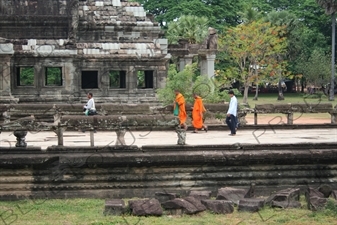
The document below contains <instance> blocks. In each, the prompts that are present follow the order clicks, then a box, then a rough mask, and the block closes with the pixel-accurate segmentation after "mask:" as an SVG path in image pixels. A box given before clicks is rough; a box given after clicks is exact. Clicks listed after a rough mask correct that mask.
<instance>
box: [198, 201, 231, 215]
mask: <svg viewBox="0 0 337 225" xmlns="http://www.w3.org/2000/svg"><path fill="white" fill-rule="evenodd" d="M201 203H202V204H204V206H206V208H207V209H208V210H210V211H211V212H213V213H217V214H229V213H233V212H234V204H233V202H231V201H226V200H205V199H203V200H201Z"/></svg>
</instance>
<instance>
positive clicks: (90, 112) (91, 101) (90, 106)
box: [83, 93, 96, 115]
mask: <svg viewBox="0 0 337 225" xmlns="http://www.w3.org/2000/svg"><path fill="white" fill-rule="evenodd" d="M87 96H88V99H89V100H88V102H87V104H86V105H85V106H83V110H84V111H87V110H88V115H95V114H96V108H95V101H94V98H93V97H92V93H88V95H87Z"/></svg>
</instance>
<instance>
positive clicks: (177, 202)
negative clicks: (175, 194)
mask: <svg viewBox="0 0 337 225" xmlns="http://www.w3.org/2000/svg"><path fill="white" fill-rule="evenodd" d="M162 206H163V207H164V209H167V210H168V211H169V212H170V213H177V212H175V210H182V212H183V213H186V214H196V213H199V212H202V211H205V210H206V207H205V206H204V205H203V204H202V203H201V201H200V200H199V199H196V198H194V197H186V198H176V199H173V200H170V201H167V202H164V203H163V204H162ZM178 213H179V212H178Z"/></svg>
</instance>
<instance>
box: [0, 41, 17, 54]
mask: <svg viewBox="0 0 337 225" xmlns="http://www.w3.org/2000/svg"><path fill="white" fill-rule="evenodd" d="M0 54H14V48H13V44H12V43H6V44H0Z"/></svg>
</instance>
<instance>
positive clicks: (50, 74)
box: [45, 67, 62, 86]
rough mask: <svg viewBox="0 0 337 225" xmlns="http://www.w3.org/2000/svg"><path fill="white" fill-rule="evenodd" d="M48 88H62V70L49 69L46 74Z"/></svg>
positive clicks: (57, 68)
mask: <svg viewBox="0 0 337 225" xmlns="http://www.w3.org/2000/svg"><path fill="white" fill-rule="evenodd" d="M45 85H46V86H62V68H61V67H47V68H46V74H45Z"/></svg>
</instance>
